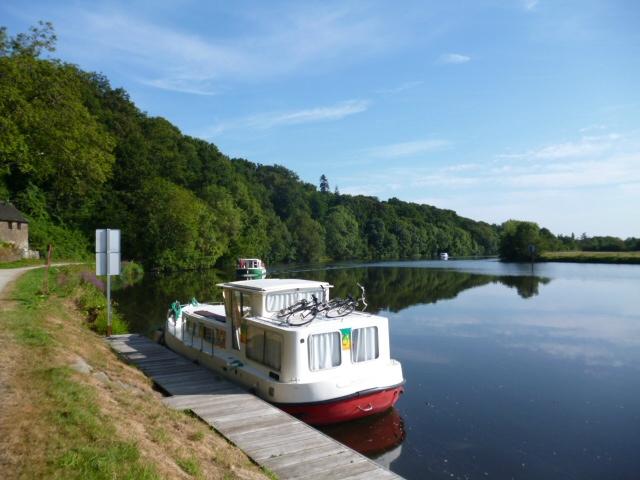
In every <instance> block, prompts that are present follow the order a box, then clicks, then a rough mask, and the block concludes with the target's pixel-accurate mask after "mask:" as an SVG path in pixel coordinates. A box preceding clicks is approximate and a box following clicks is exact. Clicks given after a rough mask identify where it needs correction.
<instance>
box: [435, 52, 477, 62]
mask: <svg viewBox="0 0 640 480" xmlns="http://www.w3.org/2000/svg"><path fill="white" fill-rule="evenodd" d="M470 60H471V57H470V56H468V55H462V54H460V53H446V54H444V55H441V56H440V63H453V64H460V63H467V62H468V61H470Z"/></svg>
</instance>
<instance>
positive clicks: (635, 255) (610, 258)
mask: <svg viewBox="0 0 640 480" xmlns="http://www.w3.org/2000/svg"><path fill="white" fill-rule="evenodd" d="M540 260H541V261H543V262H575V263H631V264H640V252H583V251H575V252H544V253H543V254H542V255H540Z"/></svg>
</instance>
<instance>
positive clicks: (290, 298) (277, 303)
mask: <svg viewBox="0 0 640 480" xmlns="http://www.w3.org/2000/svg"><path fill="white" fill-rule="evenodd" d="M311 295H315V296H316V298H317V299H318V300H319V301H321V302H323V301H324V291H323V290H322V289H318V290H310V291H309V290H308V291H306V292H299V291H295V292H277V293H270V294H268V295H267V311H268V312H277V311H278V310H282V309H283V308H285V307H288V306H289V305H293V304H294V303H296V302H299V301H300V300H302V299H306V300H309V301H311Z"/></svg>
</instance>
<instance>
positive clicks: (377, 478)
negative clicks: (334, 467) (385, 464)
mask: <svg viewBox="0 0 640 480" xmlns="http://www.w3.org/2000/svg"><path fill="white" fill-rule="evenodd" d="M342 478H343V480H402V477H401V476H399V475H396V474H395V473H393V472H390V471H389V470H385V469H383V468H377V469H376V470H371V471H367V472H360V473H355V472H354V474H353V475H349V476H346V477H342Z"/></svg>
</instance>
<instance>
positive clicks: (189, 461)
mask: <svg viewBox="0 0 640 480" xmlns="http://www.w3.org/2000/svg"><path fill="white" fill-rule="evenodd" d="M176 464H177V465H178V466H179V467H180V468H181V469H182V470H183V471H184V472H185V473H188V474H189V475H191V476H192V477H200V475H201V472H200V463H199V462H198V460H196V459H195V458H178V459H176Z"/></svg>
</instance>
